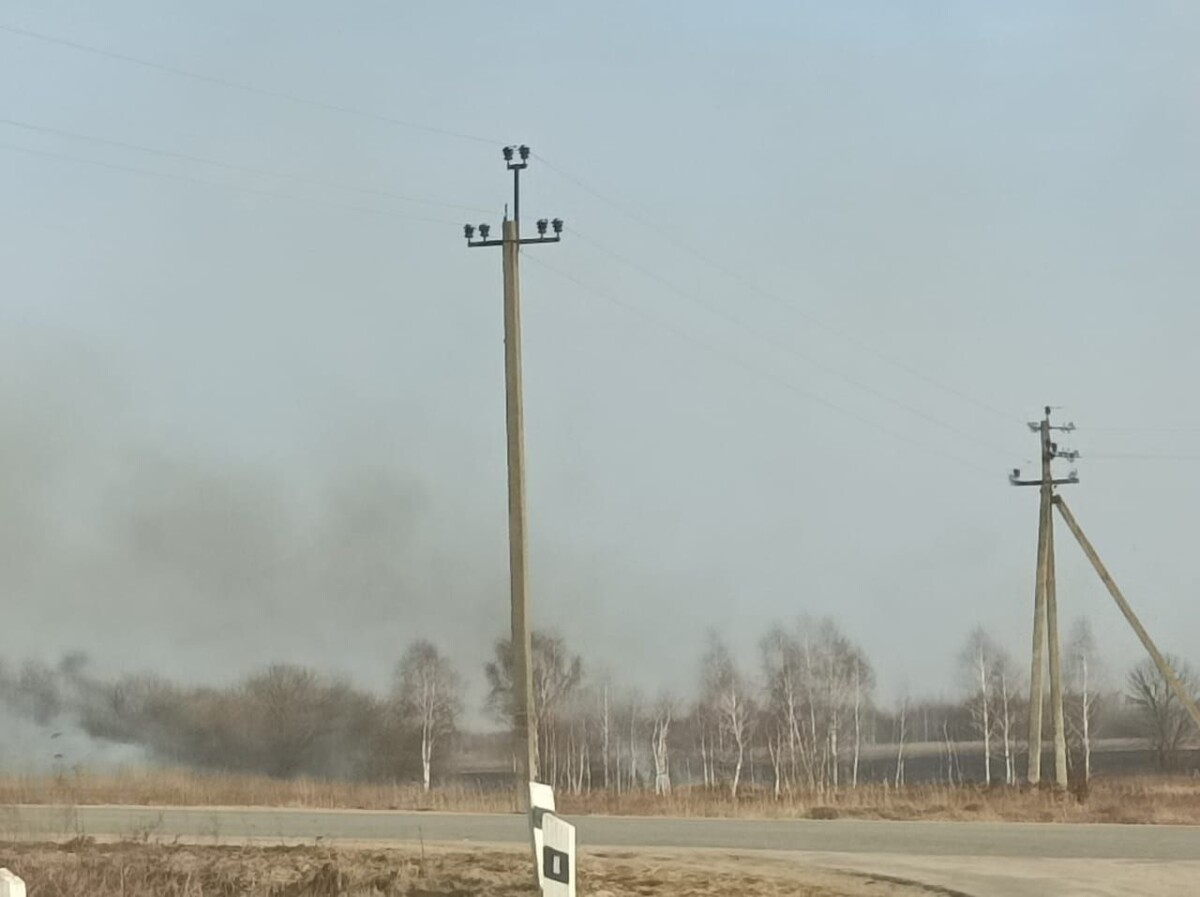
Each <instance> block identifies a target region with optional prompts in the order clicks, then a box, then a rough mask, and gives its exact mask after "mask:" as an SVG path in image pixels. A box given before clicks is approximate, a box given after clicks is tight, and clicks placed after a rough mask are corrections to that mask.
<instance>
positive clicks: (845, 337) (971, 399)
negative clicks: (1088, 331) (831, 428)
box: [537, 156, 1019, 423]
mask: <svg viewBox="0 0 1200 897" xmlns="http://www.w3.org/2000/svg"><path fill="white" fill-rule="evenodd" d="M537 158H538V161H540V162H541V163H542V164H544V165H545V166H546V167H547V168H549V169H550V170H551V171H553V172H554V173H555V174H557V175H559V176H560V177H562V178H564V179H565V180H567V181H569V182H570V183H572V184H574V185H575V186H576V187H578V188H579V189H581V190H583V191H584V192H585V193H587V194H589V195H591V196H592V197H594V198H596V199H598V200H600V201H601V202H603V203H604V204H606V205H608V206H609V207H611V208H613V209H615V210H616V211H618V212H620V213H621V214H622V215H624V216H625V217H626V218H629V219H631V220H633V221H636V222H637V223H639V224H641V225H642V226H643V227H645V228H648V229H649V230H652V231H654V232H655V233H657V234H658V235H659V236H661V237H663V238H664V239H665V240H667V241H668V242H669V243H671V245H673V246H675V247H676V248H677V249H679V250H681V251H682V252H684V253H686V254H688V255H690V256H693V257H694V258H698V259H700V260H701V261H702V262H704V263H705V264H707V265H709V266H710V267H711V268H713V269H714V270H716V271H718V272H720V273H721V274H724V275H725V276H726V277H728V278H730V279H731V280H733V281H735V282H737V283H740V284H741V285H742V286H744V287H746V288H747V289H749V290H751V291H753V292H755V293H757V294H758V295H760V296H762V297H763V298H765V299H767V300H769V301H771V302H773V303H775V304H776V305H779V306H780V307H781V308H784V309H786V310H787V311H789V312H790V313H792V314H795V315H798V316H799V317H801V318H803V319H804V320H805V321H807V322H808V323H810V324H812V325H814V326H816V327H819V328H821V329H822V330H824V331H826V332H827V333H830V334H832V335H833V336H836V337H837V338H838V339H840V340H842V341H843V342H846V343H848V344H849V345H851V346H853V347H854V348H856V349H858V350H860V351H863V352H866V353H867V354H869V355H873V356H874V357H876V358H878V359H879V360H880V361H883V362H885V363H887V364H890V365H892V366H893V367H895V368H897V369H899V370H901V371H904V372H905V373H906V374H908V375H909V376H911V377H915V378H916V379H918V380H921V381H922V382H924V383H926V384H928V385H930V386H933V387H936V388H937V389H940V390H942V391H943V392H946V393H949V394H950V395H953V396H956V397H957V398H959V399H961V400H963V401H965V402H968V403H970V404H972V405H974V406H976V407H977V408H980V409H982V410H984V411H987V412H988V413H990V414H993V415H995V416H996V417H999V418H1001V419H1003V420H1004V421H1005V422H1006V423H1012V422H1013V421H1014V420H1019V418H1016V417H1014V416H1013V415H1011V414H1008V413H1006V412H1004V411H1001V410H1000V409H998V408H996V407H995V406H994V405H991V404H989V403H987V402H985V401H983V400H981V399H979V398H977V397H975V396H973V395H971V394H969V393H966V392H964V391H963V390H961V389H958V388H957V387H955V386H951V385H950V384H947V383H943V382H941V381H940V380H937V379H935V378H934V377H931V376H930V375H928V374H926V373H925V372H924V371H921V370H919V369H918V368H915V367H913V366H912V365H909V364H907V363H905V362H903V361H900V360H899V359H897V358H894V357H892V356H891V355H888V354H887V353H884V352H881V351H880V350H878V349H876V348H875V347H873V346H871V345H869V344H868V343H865V342H863V341H862V340H860V339H858V338H857V337H854V336H852V335H851V334H849V333H847V332H846V331H845V330H842V329H841V328H840V327H835V326H834V325H832V324H830V323H829V322H827V321H825V320H823V319H821V318H818V317H816V316H815V315H813V314H811V313H809V312H806V311H805V310H804V309H802V308H799V307H797V306H796V305H794V304H793V303H791V302H788V301H786V300H785V299H782V298H781V297H779V296H776V295H775V294H774V293H771V292H769V291H768V290H766V289H764V288H763V287H761V286H759V285H758V284H757V283H755V282H754V281H752V280H750V279H749V278H747V277H745V276H744V275H742V274H741V273H740V272H738V271H735V270H733V269H730V268H728V267H726V266H724V265H722V264H720V263H719V262H717V261H716V260H715V259H714V258H713V256H712V255H711V254H708V253H704V252H701V251H699V250H698V249H696V248H695V247H693V246H690V245H688V244H686V243H684V242H683V241H681V240H680V239H679V238H678V237H676V236H675V235H674V234H672V233H671V232H670V231H668V230H667V229H665V228H663V227H662V226H661V225H659V224H658V223H657V222H655V221H653V220H651V219H650V218H648V217H646V216H644V215H641V214H639V213H638V212H637V211H636V210H634V209H632V208H630V207H628V206H626V205H625V204H624V203H621V202H618V201H617V200H614V199H612V198H611V197H609V196H606V195H605V194H603V193H601V192H600V191H599V190H597V189H595V188H594V187H591V186H589V185H588V184H587V183H586V182H585V181H583V180H582V179H581V178H578V177H576V176H575V175H573V174H571V173H570V172H568V171H566V170H565V169H563V168H561V167H560V166H558V165H555V164H554V163H553V162H551V161H550V160H548V159H546V158H545V157H543V156H537Z"/></svg>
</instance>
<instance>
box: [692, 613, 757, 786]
mask: <svg viewBox="0 0 1200 897" xmlns="http://www.w3.org/2000/svg"><path fill="white" fill-rule="evenodd" d="M702 670H703V681H704V689H703V697H702V703H703V704H704V705H705V706H706V707H708V708H710V711H711V713H712V714H713V717H714V718H715V719H716V722H717V733H718V735H719V736H720V737H721V739H722V740H723V741H724V743H725V745H727V746H728V749H727V753H728V755H729V765H730V766H731V767H732V768H731V771H730V777H729V793H730V795H731V796H732V797H733V799H734V800H737V796H738V788H739V786H740V785H741V781H742V769H743V767H744V765H745V762H746V752H747V750H748V749H749V747H750V734H751V731H752V728H753V725H754V706H753V699H752V697H751V695H750V688H749V686H748V684H747V682H746V681H745V678H744V677H743V676H742V674H741V672H740V671H739V670H738V668H737V665H736V664H735V663H734V661H733V657H732V655H731V654H730V653H729V649H728V648H727V647H726V645H725V643H724V642H722V641H721V640H720V638H718V637H717V636H716V635H715V634H714V635H712V636H710V638H709V644H708V650H707V651H706V652H705V655H704V660H703V663H702Z"/></svg>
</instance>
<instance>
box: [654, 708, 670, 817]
mask: <svg viewBox="0 0 1200 897" xmlns="http://www.w3.org/2000/svg"><path fill="white" fill-rule="evenodd" d="M674 715H675V700H674V699H673V698H670V697H662V698H659V700H658V702H657V703H656V704H655V706H654V728H653V734H652V735H651V738H650V744H651V754H652V755H653V757H654V793H655V794H658V795H664V796H665V795H668V794H670V793H671V755H670V749H669V746H668V738H669V736H670V734H671V721H672V719H673V717H674Z"/></svg>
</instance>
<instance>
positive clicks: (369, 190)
mask: <svg viewBox="0 0 1200 897" xmlns="http://www.w3.org/2000/svg"><path fill="white" fill-rule="evenodd" d="M0 124H3V125H8V126H9V127H13V128H20V129H22V130H25V131H32V132H34V133H39V134H51V135H53V136H56V137H67V138H70V139H72V140H83V141H86V142H88V143H95V144H99V145H101V146H112V147H117V148H119V149H127V150H134V151H136V152H140V153H148V154H150V155H154V156H161V157H163V158H167V159H179V160H182V161H185V162H198V163H200V164H202V165H211V166H213V167H214V168H223V169H225V170H227V171H237V172H242V173H244V174H253V175H257V176H260V177H271V178H280V179H282V180H289V181H295V182H297V183H301V184H312V185H313V186H317V187H325V188H329V189H334V190H346V191H348V192H351V193H363V194H368V195H372V196H380V197H385V198H390V199H397V200H400V201H402V202H409V203H416V204H419V205H428V206H439V207H441V208H446V209H461V210H465V211H468V212H487V211H490V210H489V209H483V208H480V207H478V206H467V205H461V204H459V203H452V202H442V201H440V200H435V199H421V198H418V197H415V196H408V195H405V194H403V193H396V192H394V191H391V190H383V189H379V188H373V187H360V186H356V185H354V184H342V183H338V182H337V181H326V180H323V179H321V178H311V177H306V176H304V175H297V174H288V173H286V172H280V171H269V170H267V169H265V168H255V167H252V166H249V165H239V164H236V163H232V162H221V161H218V160H216V159H207V158H205V157H203V156H195V155H192V154H190V153H181V152H176V151H174V150H165V149H160V148H158V147H153V146H146V145H144V144H140V143H130V142H128V141H123V140H113V139H110V138H108V137H97V136H95V135H93V134H82V133H80V132H78V131H68V130H66V129H64V128H53V127H49V126H47V125H36V124H32V123H31V122H25V121H17V120H16V119H12V118H0Z"/></svg>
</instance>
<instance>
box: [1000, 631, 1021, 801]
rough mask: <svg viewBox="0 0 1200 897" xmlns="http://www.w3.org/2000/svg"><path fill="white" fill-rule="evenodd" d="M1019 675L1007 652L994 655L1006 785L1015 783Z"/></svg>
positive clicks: (1019, 690) (1019, 689) (1019, 691)
mask: <svg viewBox="0 0 1200 897" xmlns="http://www.w3.org/2000/svg"><path fill="white" fill-rule="evenodd" d="M1020 676H1021V674H1020V673H1019V672H1018V671H1017V668H1016V666H1015V665H1014V664H1013V662H1012V658H1011V657H1009V656H1008V654H1005V653H1001V654H999V655H998V656H997V657H996V668H995V671H994V679H995V681H996V685H997V686H998V689H999V694H998V698H999V704H998V707H997V713H998V719H999V723H1000V740H1001V743H1002V744H1003V746H1004V783H1005V784H1006V785H1016V784H1017V766H1016V752H1015V750H1014V742H1015V738H1014V726H1015V725H1016V720H1017V718H1018V716H1017V705H1018V704H1019V703H1020V693H1021V684H1020V683H1021V679H1020Z"/></svg>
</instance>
